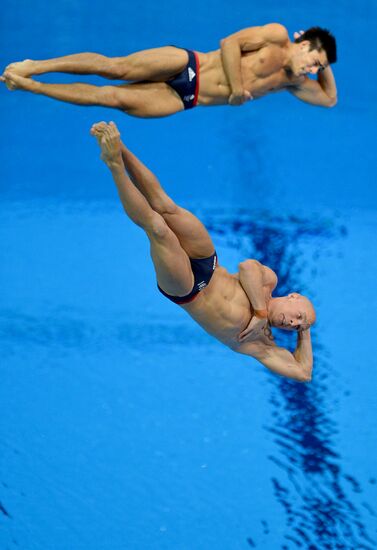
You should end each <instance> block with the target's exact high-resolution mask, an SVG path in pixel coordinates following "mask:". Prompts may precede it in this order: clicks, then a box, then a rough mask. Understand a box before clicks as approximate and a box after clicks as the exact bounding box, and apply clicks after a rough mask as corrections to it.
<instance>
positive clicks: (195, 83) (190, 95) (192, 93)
mask: <svg viewBox="0 0 377 550" xmlns="http://www.w3.org/2000/svg"><path fill="white" fill-rule="evenodd" d="M174 47H175V48H176V47H177V46H174ZM180 49H182V50H185V51H186V52H187V53H188V63H187V65H186V67H185V68H184V69H183V71H182V72H180V73H179V74H177V75H176V76H175V77H174V78H173V79H172V80H167V81H166V84H169V86H170V87H171V88H173V90H175V91H176V92H177V94H178V95H179V97H180V98H181V100H182V102H183V106H184V108H185V109H192V108H193V107H195V105H196V104H197V102H198V93H199V59H198V54H197V53H196V52H193V51H192V50H186V48H180Z"/></svg>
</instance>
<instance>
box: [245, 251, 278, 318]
mask: <svg viewBox="0 0 377 550" xmlns="http://www.w3.org/2000/svg"><path fill="white" fill-rule="evenodd" d="M239 274H240V283H241V286H242V288H243V289H244V291H245V292H246V295H247V297H248V298H249V301H250V303H251V305H252V306H253V309H254V311H255V313H256V315H257V316H261V317H267V305H266V292H268V293H271V292H272V291H273V289H274V288H275V286H276V284H277V277H276V275H275V273H274V272H273V271H272V269H270V268H268V267H267V266H264V265H262V264H261V263H259V262H258V261H257V260H246V261H244V262H241V263H240V264H239ZM258 314H260V315H258Z"/></svg>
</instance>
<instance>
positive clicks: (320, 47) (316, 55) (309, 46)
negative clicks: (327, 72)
mask: <svg viewBox="0 0 377 550" xmlns="http://www.w3.org/2000/svg"><path fill="white" fill-rule="evenodd" d="M336 58H337V57H336V41H335V38H334V36H333V35H332V34H331V33H330V31H328V30H327V29H322V28H321V27H312V28H310V29H308V30H307V31H305V32H304V33H302V34H301V35H300V36H299V37H298V38H296V39H295V41H294V44H293V47H292V56H291V69H292V72H293V73H294V74H295V76H302V75H304V74H317V72H318V71H320V70H323V69H325V68H326V67H327V66H328V65H329V64H331V63H335V62H336Z"/></svg>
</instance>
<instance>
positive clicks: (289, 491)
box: [0, 0, 377, 550]
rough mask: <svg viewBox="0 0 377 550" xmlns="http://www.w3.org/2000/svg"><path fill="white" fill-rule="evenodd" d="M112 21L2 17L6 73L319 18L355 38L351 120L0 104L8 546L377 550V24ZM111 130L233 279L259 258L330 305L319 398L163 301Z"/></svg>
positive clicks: (36, 9) (210, 42)
mask: <svg viewBox="0 0 377 550" xmlns="http://www.w3.org/2000/svg"><path fill="white" fill-rule="evenodd" d="M110 8H111V9H109V6H108V5H107V4H105V3H102V2H99V1H96V2H92V3H89V2H80V3H77V4H75V3H71V2H68V3H67V2H65V3H63V2H60V3H54V4H50V5H46V4H45V3H42V2H36V3H34V4H33V5H31V4H29V3H28V2H25V1H21V2H18V3H17V5H13V4H11V3H10V2H9V1H8V0H7V1H6V2H5V4H4V7H3V13H2V18H1V23H0V25H1V40H2V48H1V54H0V55H1V62H2V65H3V66H4V65H6V64H7V63H8V62H10V61H13V60H17V59H23V58H25V57H31V58H45V57H50V56H57V55H63V54H66V53H71V52H76V51H99V52H102V53H105V54H107V55H119V54H123V53H124V54H126V53H129V52H132V51H135V50H138V49H142V48H146V47H153V46H159V45H164V44H182V45H183V46H186V47H193V48H196V49H198V50H203V51H206V50H210V49H214V48H215V47H217V44H218V42H219V39H220V38H221V37H223V36H225V35H227V34H229V33H231V32H233V31H235V30H237V29H240V28H242V27H246V26H250V25H254V24H260V23H265V22H269V21H279V22H282V23H283V24H285V25H286V26H287V28H288V29H289V31H290V32H291V33H293V31H295V30H297V29H300V28H305V27H308V26H310V25H311V24H313V23H314V24H321V25H322V26H328V27H329V28H331V30H332V31H333V32H334V34H335V35H336V36H337V38H338V45H339V62H338V63H337V65H336V67H335V74H336V79H337V83H338V88H339V104H338V105H337V106H336V108H335V109H331V110H326V109H316V108H312V107H309V106H306V105H304V104H302V103H300V102H298V101H297V100H295V99H294V98H292V97H291V96H288V95H285V94H277V95H276V96H271V97H267V98H264V99H263V100H262V101H260V102H255V103H251V104H249V105H247V106H244V107H243V108H240V109H237V108H230V107H228V108H227V107H219V108H213V109H207V110H205V109H202V110H201V109H194V110H192V111H191V112H186V113H182V114H179V115H177V116H174V117H171V118H167V119H161V120H140V119H132V118H128V117H126V116H125V115H122V114H120V113H117V112H111V111H108V110H105V109H99V108H92V109H84V108H79V107H75V106H71V105H65V104H62V103H57V102H54V101H52V100H48V99H47V98H42V97H36V96H32V95H28V94H24V93H21V92H17V93H9V92H7V91H6V90H5V88H4V87H1V90H0V94H1V116H2V121H3V132H2V139H1V164H2V174H1V191H0V220H1V222H0V243H1V257H2V261H1V266H0V285H1V289H2V292H1V295H0V342H1V370H0V372H1V384H0V403H1V415H0V444H1V453H0V471H1V479H0V524H1V525H0V527H1V528H0V548H1V549H3V548H4V549H16V548H21V549H22V550H29V549H30V550H50V549H51V550H86V549H91V550H118V549H119V550H120V549H122V550H123V549H125V550H139V549H140V550H144V549H146V548H148V549H156V550H160V549H161V550H207V549H208V550H209V549H211V550H212V549H213V548H216V549H221V550H223V549H224V550H238V549H240V550H242V549H245V550H246V549H247V548H259V549H262V550H275V549H279V550H280V549H282V550H293V549H296V548H302V549H310V550H314V549H333V548H334V549H335V548H344V549H349V550H355V549H369V550H371V549H373V548H377V522H376V514H377V506H376V500H377V468H376V463H377V461H376V443H377V441H376V435H375V427H376V416H377V415H376V413H377V398H376V391H375V388H376V384H377V374H376V366H377V365H376V360H375V357H374V351H373V348H374V334H373V315H374V312H375V311H376V306H377V304H376V294H375V290H374V284H375V272H376V264H377V259H376V252H375V248H376V247H375V241H374V236H375V234H376V228H377V193H376V190H375V184H374V164H375V160H376V158H375V157H376V155H375V147H374V136H375V131H376V107H375V97H376V91H377V90H376V87H377V86H376V84H377V79H376V71H375V69H376V66H375V65H376V63H375V59H374V55H373V51H374V49H375V45H374V38H373V33H371V32H368V29H373V28H375V24H376V19H377V7H376V6H375V5H374V4H373V3H372V2H369V1H367V0H363V1H361V2H358V3H357V4H354V3H351V2H350V1H348V0H347V1H344V2H339V1H337V2H335V3H333V4H332V5H331V6H329V5H328V4H327V3H325V2H323V1H319V2H316V3H315V4H312V3H309V2H306V1H303V2H300V3H297V4H295V5H292V4H291V3H289V2H286V1H283V2H277V1H276V0H271V1H270V2H268V3H264V4H263V5H262V4H256V3H254V4H250V3H246V2H243V1H241V2H239V3H238V4H237V5H228V4H226V3H223V5H219V4H218V3H214V2H207V3H205V5H202V4H201V3H200V2H198V1H196V0H195V1H194V2H191V3H190V4H184V5H176V3H173V2H166V3H164V4H163V5H159V4H157V3H154V2H151V0H147V1H146V2H144V3H143V5H142V7H141V6H140V5H138V4H129V3H121V2H116V3H115V4H114V5H112V6H111V7H110ZM351 24H352V26H351ZM52 78H54V79H55V80H56V81H58V80H61V81H64V79H66V80H67V77H66V76H59V75H54V76H53V77H52ZM68 78H69V77H68ZM87 80H88V81H93V82H94V81H96V82H97V80H95V79H92V80H91V79H87ZM110 119H112V120H115V121H116V123H117V124H118V125H119V128H120V130H121V132H122V135H123V138H124V140H125V142H126V143H127V144H128V145H129V146H130V148H131V149H133V150H134V151H135V153H137V154H138V155H140V157H141V158H142V159H143V160H144V161H145V162H146V163H147V164H148V165H149V166H150V167H151V168H152V169H153V170H154V171H155V172H156V173H157V174H158V176H159V178H160V180H161V182H162V183H163V185H164V186H165V187H166V189H167V191H168V192H169V193H170V194H171V195H172V196H173V197H174V199H175V200H177V201H178V202H180V203H181V204H183V205H184V206H186V207H188V208H192V209H193V210H194V211H195V212H196V213H197V214H198V215H199V216H200V217H201V218H202V219H203V220H204V221H205V223H206V225H207V227H208V228H209V229H210V231H211V233H212V235H213V238H214V241H215V243H216V248H217V250H218V252H219V257H220V261H221V263H222V264H223V265H225V266H226V267H228V268H229V269H230V270H234V271H236V269H237V265H238V262H239V261H240V260H242V259H244V258H246V257H256V258H258V259H259V260H261V261H262V262H264V263H266V264H268V265H270V266H271V267H272V268H273V269H274V270H275V271H276V272H277V273H278V275H279V288H278V290H279V292H281V293H284V292H286V291H287V290H298V291H302V292H305V293H307V295H308V296H310V297H311V298H312V299H313V301H314V302H315V304H316V307H317V311H318V322H317V324H316V326H315V327H314V329H313V341H314V350H315V370H314V376H313V381H312V383H311V384H305V385H303V384H297V383H295V382H291V381H287V380H283V379H281V378H278V377H275V376H273V375H271V374H269V373H268V372H265V371H264V370H263V368H262V367H260V366H259V365H258V364H257V363H256V362H255V361H254V360H252V359H249V358H246V357H241V356H237V355H236V354H234V353H232V352H231V351H229V350H228V349H226V348H225V347H223V346H222V345H221V344H219V343H218V342H216V341H214V340H212V339H211V338H210V337H209V336H208V335H207V334H205V333H204V332H203V331H202V330H201V329H200V327H198V326H196V325H195V324H194V323H193V322H192V320H191V319H190V318H189V317H188V316H187V315H186V314H185V313H184V312H183V311H182V310H180V309H179V308H178V307H176V306H174V304H172V303H170V302H168V301H167V300H164V299H163V298H162V296H161V295H160V294H159V293H158V292H157V291H156V288H155V278H154V274H153V271H152V268H151V262H150V260H149V259H148V244H147V240H146V238H145V237H144V235H143V234H142V232H141V231H140V230H139V229H138V228H136V227H135V226H133V225H132V224H131V223H130V222H129V221H128V220H127V218H126V217H125V216H124V214H123V212H122V209H121V207H120V205H119V203H118V199H117V196H116V193H115V190H114V187H113V185H112V182H111V178H110V176H109V174H108V173H107V171H106V168H105V167H104V166H103V165H102V163H101V161H100V160H99V153H98V150H97V146H96V145H95V143H94V142H93V139H92V138H91V137H90V136H89V133H88V131H89V128H90V126H91V124H92V123H93V122H95V121H97V120H110ZM283 336H284V335H283ZM288 336H292V335H288ZM280 338H282V336H280ZM282 343H283V344H284V345H287V346H288V347H292V346H293V345H294V341H293V339H292V338H287V340H282Z"/></svg>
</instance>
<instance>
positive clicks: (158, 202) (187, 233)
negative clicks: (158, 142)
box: [121, 142, 214, 258]
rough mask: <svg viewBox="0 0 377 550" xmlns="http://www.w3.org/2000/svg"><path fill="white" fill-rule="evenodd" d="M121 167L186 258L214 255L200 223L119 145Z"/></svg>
mask: <svg viewBox="0 0 377 550" xmlns="http://www.w3.org/2000/svg"><path fill="white" fill-rule="evenodd" d="M121 150H122V157H123V162H124V166H125V168H126V170H127V172H128V174H129V176H130V178H131V179H132V181H133V183H134V184H135V185H136V187H137V188H138V189H139V190H140V191H141V192H142V193H143V195H144V196H145V198H146V199H147V201H148V202H149V204H150V205H151V207H152V208H153V210H155V211H156V212H158V213H159V214H161V216H163V218H164V220H165V221H166V223H167V224H168V226H169V227H170V228H171V229H172V231H173V232H174V233H175V235H176V236H177V237H178V239H179V242H180V243H181V246H182V248H183V249H184V250H185V251H186V252H187V254H188V256H189V257H190V258H207V257H208V256H211V255H212V254H213V252H214V245H213V242H212V239H211V237H210V235H209V233H208V231H207V229H206V228H205V227H204V225H203V224H202V222H201V221H200V220H199V219H198V218H197V217H196V216H194V215H193V214H192V213H191V212H189V211H188V210H185V209H184V208H181V207H180V206H178V205H177V204H175V202H174V201H173V200H172V199H171V198H170V197H169V196H168V195H167V194H166V192H165V191H164V189H163V188H162V187H161V185H160V182H159V181H158V179H157V178H156V176H155V175H154V174H153V172H151V170H149V169H148V168H147V167H146V166H145V165H144V164H143V163H142V162H141V161H140V160H139V159H138V158H137V157H136V156H135V155H134V154H133V153H131V151H129V149H128V148H127V147H126V146H125V145H124V144H123V143H122V142H121Z"/></svg>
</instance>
